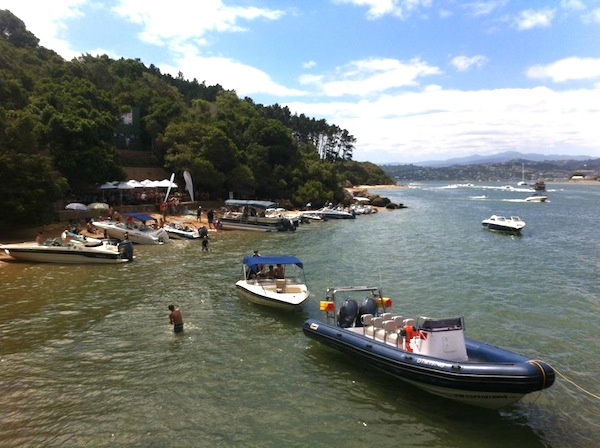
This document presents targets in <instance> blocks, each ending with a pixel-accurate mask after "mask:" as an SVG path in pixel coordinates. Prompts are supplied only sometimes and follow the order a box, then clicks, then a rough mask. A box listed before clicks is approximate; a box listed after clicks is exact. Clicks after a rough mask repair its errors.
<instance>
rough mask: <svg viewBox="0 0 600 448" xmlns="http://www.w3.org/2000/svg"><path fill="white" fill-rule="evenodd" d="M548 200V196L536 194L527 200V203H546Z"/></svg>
mask: <svg viewBox="0 0 600 448" xmlns="http://www.w3.org/2000/svg"><path fill="white" fill-rule="evenodd" d="M547 200H548V196H546V195H545V194H538V193H534V194H532V195H531V196H528V197H526V198H525V201H526V202H546V201H547Z"/></svg>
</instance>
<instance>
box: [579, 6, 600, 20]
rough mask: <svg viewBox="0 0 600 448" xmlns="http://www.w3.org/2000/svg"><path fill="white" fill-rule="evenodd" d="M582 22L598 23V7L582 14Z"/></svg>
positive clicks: (599, 17)
mask: <svg viewBox="0 0 600 448" xmlns="http://www.w3.org/2000/svg"><path fill="white" fill-rule="evenodd" d="M583 21H584V23H600V8H596V9H594V10H592V11H590V12H589V13H588V14H585V15H584V16H583Z"/></svg>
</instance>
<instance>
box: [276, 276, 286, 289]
mask: <svg viewBox="0 0 600 448" xmlns="http://www.w3.org/2000/svg"><path fill="white" fill-rule="evenodd" d="M275 289H276V290H277V292H285V279H284V278H278V279H276V280H275Z"/></svg>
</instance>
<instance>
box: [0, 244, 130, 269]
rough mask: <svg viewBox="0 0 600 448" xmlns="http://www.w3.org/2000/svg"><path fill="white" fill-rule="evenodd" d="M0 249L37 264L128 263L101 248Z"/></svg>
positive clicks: (20, 246)
mask: <svg viewBox="0 0 600 448" xmlns="http://www.w3.org/2000/svg"><path fill="white" fill-rule="evenodd" d="M0 249H1V250H4V251H5V252H6V253H7V254H8V255H10V256H11V257H12V258H13V259H15V260H19V261H32V262H37V263H60V264H88V263H93V264H117V263H125V262H127V261H128V260H127V259H126V258H122V257H121V254H120V253H119V252H118V251H117V250H108V249H105V248H103V247H93V248H86V247H84V246H82V247H79V246H77V245H73V246H34V245H30V244H18V243H17V244H6V245H3V246H0Z"/></svg>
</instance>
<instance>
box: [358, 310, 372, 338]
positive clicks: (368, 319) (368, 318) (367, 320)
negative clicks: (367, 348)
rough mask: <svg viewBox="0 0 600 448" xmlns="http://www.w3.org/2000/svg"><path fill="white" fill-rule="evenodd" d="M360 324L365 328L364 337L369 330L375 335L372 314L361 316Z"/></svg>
mask: <svg viewBox="0 0 600 448" xmlns="http://www.w3.org/2000/svg"><path fill="white" fill-rule="evenodd" d="M360 323H361V324H362V327H363V335H365V334H366V332H367V328H368V327H370V328H371V334H373V315H372V314H363V315H362V316H360Z"/></svg>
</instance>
